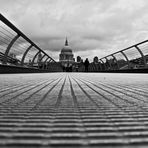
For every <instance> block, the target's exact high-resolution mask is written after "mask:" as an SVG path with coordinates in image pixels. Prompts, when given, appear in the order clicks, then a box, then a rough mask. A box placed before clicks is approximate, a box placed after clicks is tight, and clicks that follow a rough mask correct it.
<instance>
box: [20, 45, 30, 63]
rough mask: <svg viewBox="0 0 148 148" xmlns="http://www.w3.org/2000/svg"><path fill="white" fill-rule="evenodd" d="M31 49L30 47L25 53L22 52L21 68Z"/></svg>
mask: <svg viewBox="0 0 148 148" xmlns="http://www.w3.org/2000/svg"><path fill="white" fill-rule="evenodd" d="M31 48H32V45H30V46H29V47H28V48H27V49H26V51H25V52H24V54H23V57H22V59H21V65H22V66H23V65H24V60H25V58H26V55H27V53H28V52H29V50H30V49H31Z"/></svg>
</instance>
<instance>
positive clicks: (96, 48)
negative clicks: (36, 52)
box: [0, 0, 148, 60]
mask: <svg viewBox="0 0 148 148" xmlns="http://www.w3.org/2000/svg"><path fill="white" fill-rule="evenodd" d="M0 11H1V13H2V14H3V15H4V16H5V17H6V18H8V19H9V20H10V21H11V22H12V23H14V24H15V25H16V26H17V27H18V28H19V29H20V30H21V31H23V32H24V33H25V34H26V35H27V36H28V37H29V38H31V39H32V40H33V41H35V43H36V44H38V45H39V46H40V47H41V48H42V49H44V50H45V51H46V52H47V53H49V54H50V55H51V56H52V57H53V58H55V59H56V60H57V59H58V56H59V53H60V50H61V48H62V47H63V46H64V42H65V37H66V36H67V37H68V40H69V44H70V46H71V47H72V48H73V52H74V55H75V57H76V56H77V55H80V56H81V57H82V58H83V59H85V58H86V57H88V58H89V59H92V58H93V57H94V56H98V57H99V58H101V57H103V56H105V55H108V54H110V53H112V52H115V51H117V50H120V49H122V48H126V47H128V46H130V45H132V44H134V43H137V42H140V41H143V40H145V39H148V0H0Z"/></svg>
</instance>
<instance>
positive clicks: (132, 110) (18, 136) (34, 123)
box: [0, 73, 148, 148]
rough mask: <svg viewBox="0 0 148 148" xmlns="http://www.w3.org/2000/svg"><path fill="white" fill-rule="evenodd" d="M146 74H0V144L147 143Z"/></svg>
mask: <svg viewBox="0 0 148 148" xmlns="http://www.w3.org/2000/svg"><path fill="white" fill-rule="evenodd" d="M147 86H148V75H147V74H111V73H110V74H109V73H105V74H104V73H45V74H11V75H7V74H5V75H0V147H18V148H20V147H40V148H44V147H70V148H71V147H77V148H78V147H80V148H81V147H85V148H87V147H125V148H127V147H130V148H131V147H134V148H135V147H140V148H141V147H147V146H148V93H147V92H148V87H147Z"/></svg>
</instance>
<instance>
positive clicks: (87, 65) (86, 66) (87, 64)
mask: <svg viewBox="0 0 148 148" xmlns="http://www.w3.org/2000/svg"><path fill="white" fill-rule="evenodd" d="M84 66H85V72H88V67H89V61H88V58H86V60H85V62H84Z"/></svg>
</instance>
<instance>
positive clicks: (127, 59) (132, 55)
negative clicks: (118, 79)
mask: <svg viewBox="0 0 148 148" xmlns="http://www.w3.org/2000/svg"><path fill="white" fill-rule="evenodd" d="M129 69H148V40H145V41H143V42H140V43H138V44H135V45H133V46H130V47H128V48H125V49H122V50H120V51H117V52H115V53H112V54H110V55H108V56H105V57H103V58H100V59H99V60H98V62H93V63H91V64H90V66H89V71H96V72H97V71H114V70H129Z"/></svg>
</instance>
